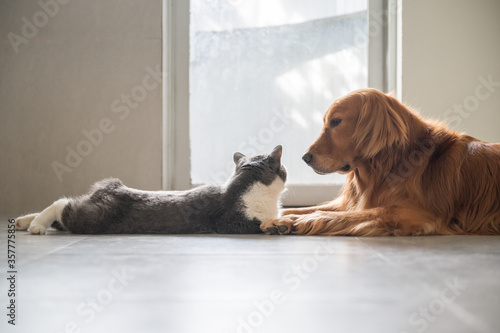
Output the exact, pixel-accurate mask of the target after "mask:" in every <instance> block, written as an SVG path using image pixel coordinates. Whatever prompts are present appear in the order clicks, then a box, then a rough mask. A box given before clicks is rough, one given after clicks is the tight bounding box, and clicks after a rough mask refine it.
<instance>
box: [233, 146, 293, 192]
mask: <svg viewBox="0 0 500 333" xmlns="http://www.w3.org/2000/svg"><path fill="white" fill-rule="evenodd" d="M282 152H283V147H282V146H281V145H278V146H276V147H275V148H274V149H273V151H272V152H271V153H270V154H264V155H256V156H250V157H247V156H245V155H243V154H242V153H238V152H236V153H234V155H233V160H234V163H235V164H236V170H235V176H238V175H241V176H245V178H248V180H249V181H259V182H261V183H263V184H264V185H270V184H271V183H272V182H273V181H274V180H276V178H277V177H279V178H280V179H281V180H282V181H283V183H285V181H286V175H287V174H286V169H285V167H284V166H283V165H282V164H281V155H282Z"/></svg>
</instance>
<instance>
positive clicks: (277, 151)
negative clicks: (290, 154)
mask: <svg viewBox="0 0 500 333" xmlns="http://www.w3.org/2000/svg"><path fill="white" fill-rule="evenodd" d="M282 153H283V147H282V146H281V145H277V146H276V147H274V149H273V151H272V152H271V154H269V156H271V157H272V158H273V160H274V161H275V162H278V164H281V155H282Z"/></svg>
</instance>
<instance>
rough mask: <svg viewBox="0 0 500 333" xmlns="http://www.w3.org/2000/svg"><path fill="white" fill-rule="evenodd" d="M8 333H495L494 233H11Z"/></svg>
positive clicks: (498, 308) (498, 275) (499, 302)
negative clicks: (12, 310) (12, 286)
mask: <svg viewBox="0 0 500 333" xmlns="http://www.w3.org/2000/svg"><path fill="white" fill-rule="evenodd" d="M6 221H7V220H6V219H3V220H2V224H1V230H0V242H1V248H2V258H1V264H0V267H1V271H0V278H1V283H0V286H1V296H0V299H1V300H2V304H0V308H2V309H3V310H2V312H4V313H2V314H1V317H0V318H2V323H1V324H0V327H1V328H2V329H1V332H37V333H43V332H56V333H59V332H60V333H62V332H106V333H109V332H120V333H128V332H132V333H139V332H174V333H177V332H196V333H197V332H214V333H215V332H216V333H226V332H241V333H250V332H273V333H274V332H287V333H288V332H311V333H320V332H325V333H326V332H328V333H331V332H384V333H388V332H397V333H401V332H407V333H410V332H440V333H441V332H500V237H462V236H453V237H416V238H350V237H299V236H265V235H257V236H224V235H204V236H192V235H185V236H171V235H164V236H81V235H72V234H68V233H62V232H56V231H51V232H50V233H49V234H48V235H46V236H32V235H29V234H28V233H26V232H17V233H16V256H17V258H16V260H17V261H16V269H17V277H16V278H17V286H16V289H17V290H16V291H17V293H18V294H17V298H16V306H17V308H16V315H17V318H16V326H15V327H13V326H11V325H8V324H7V320H8V317H7V316H6V314H7V311H8V310H7V309H6V307H7V306H8V301H9V298H8V296H7V290H8V287H9V286H8V281H7V277H8V276H7V270H8V268H7V253H6V252H7V244H6V243H7V232H6V230H7V227H6V225H7V222H6Z"/></svg>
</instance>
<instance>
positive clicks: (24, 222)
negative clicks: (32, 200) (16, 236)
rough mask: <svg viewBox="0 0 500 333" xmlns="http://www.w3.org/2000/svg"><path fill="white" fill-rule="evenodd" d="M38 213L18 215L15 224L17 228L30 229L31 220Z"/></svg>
mask: <svg viewBox="0 0 500 333" xmlns="http://www.w3.org/2000/svg"><path fill="white" fill-rule="evenodd" d="M37 215H38V214H30V215H26V216H21V217H18V218H17V219H16V222H15V224H14V225H15V226H16V230H21V231H24V230H28V227H29V226H30V224H31V221H33V220H34V219H35V217H36V216H37Z"/></svg>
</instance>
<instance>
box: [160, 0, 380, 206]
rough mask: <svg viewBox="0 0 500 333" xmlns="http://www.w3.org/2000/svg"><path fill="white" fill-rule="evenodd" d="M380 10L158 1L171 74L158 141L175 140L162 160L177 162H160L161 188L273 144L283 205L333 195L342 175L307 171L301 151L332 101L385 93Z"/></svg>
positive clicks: (275, 0)
mask: <svg viewBox="0 0 500 333" xmlns="http://www.w3.org/2000/svg"><path fill="white" fill-rule="evenodd" d="M383 6H384V3H383V1H370V3H369V2H368V0H329V1H324V0H190V2H185V1H176V0H170V1H168V0H166V11H167V15H166V19H167V20H170V21H169V24H167V25H166V27H165V30H164V31H165V32H166V33H167V42H169V43H166V44H167V45H166V50H165V51H166V56H167V57H169V59H167V65H169V66H170V68H171V69H172V72H171V74H172V75H171V76H173V79H172V80H171V81H170V89H167V99H168V100H170V103H171V104H169V103H167V115H169V118H168V119H170V121H171V122H172V123H174V124H176V125H177V126H175V127H172V126H170V130H171V132H175V134H174V135H173V136H172V133H171V135H170V137H169V138H167V142H168V140H169V139H170V140H172V141H174V142H175V147H174V151H175V154H174V155H175V156H174V155H170V156H174V157H175V159H176V162H174V164H175V163H176V164H177V166H176V165H174V164H171V165H170V166H171V168H170V169H171V170H174V173H172V172H171V173H170V178H169V179H170V183H171V184H170V187H174V188H179V189H181V188H185V187H186V186H187V187H189V186H194V185H199V184H205V183H222V182H223V181H225V180H226V179H227V178H228V177H229V176H230V174H231V173H232V171H233V169H234V165H233V162H232V158H231V157H232V154H233V152H235V151H241V152H242V153H244V154H248V155H252V154H256V153H265V152H270V151H271V150H272V148H273V147H274V146H276V145H277V144H282V145H283V147H284V152H283V164H284V165H285V166H286V167H287V169H288V174H289V178H288V187H289V189H290V191H289V192H290V193H289V194H288V196H287V199H288V202H286V201H285V203H288V204H297V205H298V204H314V203H318V202H319V201H325V200H329V199H331V198H332V197H333V196H335V194H336V192H337V191H338V189H339V188H340V186H341V185H342V184H343V182H344V179H345V178H344V177H345V176H341V175H337V174H333V175H328V176H319V175H316V174H315V173H314V172H313V171H312V169H310V168H309V167H308V166H307V165H306V164H305V163H303V162H302V160H301V156H302V154H303V153H304V152H305V151H306V149H307V147H308V146H309V145H310V144H311V143H312V142H313V141H314V139H315V138H316V137H317V136H318V135H319V132H320V130H321V127H322V118H323V115H324V112H325V110H326V109H327V107H328V106H329V105H330V104H331V102H332V101H333V100H334V99H335V98H337V97H339V96H341V95H343V94H345V93H347V92H350V91H352V90H355V89H358V88H363V87H367V86H372V87H375V88H378V89H381V90H385V89H384V88H385V87H384V81H385V80H386V75H385V72H386V69H385V68H384V67H385V65H384V64H385V60H384V54H386V52H387V51H386V49H387V48H386V47H385V44H386V43H385V36H386V33H385V32H384V29H385V23H384V22H383V21H380V20H384V19H386V17H384V15H378V17H377V19H378V24H377V23H376V24H375V25H374V24H373V23H374V22H375V21H373V19H375V17H374V15H373V13H374V12H375V11H376V10H378V11H380V13H383V9H384V8H383ZM372 16H373V18H372ZM371 19H372V22H370V20H371ZM377 29H378V30H377ZM188 79H189V80H188ZM186 81H189V82H186ZM167 84H168V82H167ZM172 85H173V86H174V88H173V89H172V87H173V86H172ZM169 111H170V112H169ZM180 128H183V129H184V128H189V131H187V133H185V132H184V131H180V130H179V129H180ZM180 132H182V133H180ZM180 163H182V165H183V166H182V167H181V166H180ZM167 169H168V165H167ZM179 177H180V178H182V179H179ZM181 184H182V185H181ZM332 184H333V185H337V187H335V186H332ZM180 185H181V186H180Z"/></svg>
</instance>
